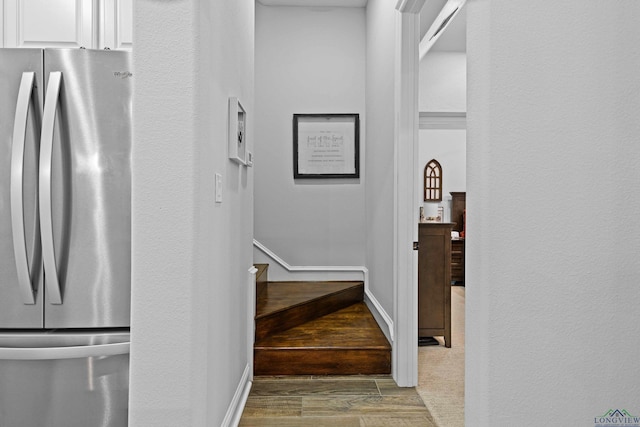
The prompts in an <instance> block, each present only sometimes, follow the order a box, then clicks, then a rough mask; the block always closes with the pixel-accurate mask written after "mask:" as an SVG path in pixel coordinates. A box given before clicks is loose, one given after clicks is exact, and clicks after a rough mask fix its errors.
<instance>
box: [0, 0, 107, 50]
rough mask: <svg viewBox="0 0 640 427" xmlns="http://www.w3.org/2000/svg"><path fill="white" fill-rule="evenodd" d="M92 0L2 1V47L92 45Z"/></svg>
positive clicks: (76, 46)
mask: <svg viewBox="0 0 640 427" xmlns="http://www.w3.org/2000/svg"><path fill="white" fill-rule="evenodd" d="M93 4H94V2H93V1H92V0H4V16H3V17H2V18H3V28H2V31H3V36H4V37H3V38H4V47H61V48H78V47H86V48H91V47H94V46H95V45H96V41H97V37H95V36H94V34H95V31H94V30H95V25H94V5H93Z"/></svg>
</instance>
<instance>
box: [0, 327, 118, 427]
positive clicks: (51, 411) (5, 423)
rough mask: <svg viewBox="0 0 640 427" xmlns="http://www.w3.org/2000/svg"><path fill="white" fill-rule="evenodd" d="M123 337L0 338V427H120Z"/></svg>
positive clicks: (21, 335)
mask: <svg viewBox="0 0 640 427" xmlns="http://www.w3.org/2000/svg"><path fill="white" fill-rule="evenodd" d="M128 383H129V333H128V332H115V333H97V334H85V333H56V332H51V333H44V334H39V333H32V334H28V333H13V334H8V333H0V422H1V425H2V427H24V426H47V427H86V426H101V427H125V426H126V425H127V413H128V397H129V385H128Z"/></svg>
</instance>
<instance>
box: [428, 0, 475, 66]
mask: <svg viewBox="0 0 640 427" xmlns="http://www.w3.org/2000/svg"><path fill="white" fill-rule="evenodd" d="M466 2H467V0H448V1H447V3H446V4H445V5H444V6H443V7H442V10H440V13H439V14H438V16H437V17H436V19H435V20H434V21H433V23H432V24H431V26H430V27H429V29H428V30H427V32H426V33H425V34H424V37H423V38H422V40H421V41H420V47H419V57H420V59H422V58H424V57H425V56H426V54H427V53H428V52H429V50H430V49H431V48H432V47H433V45H434V44H435V43H436V41H438V39H439V38H440V36H441V35H442V34H443V33H444V32H445V31H446V30H447V28H448V27H449V25H451V23H452V22H453V20H454V19H456V16H458V14H459V13H460V11H461V10H462V8H463V7H464V5H465V3H466ZM447 20H448V21H447ZM443 24H444V27H443V28H441V27H442V25H443Z"/></svg>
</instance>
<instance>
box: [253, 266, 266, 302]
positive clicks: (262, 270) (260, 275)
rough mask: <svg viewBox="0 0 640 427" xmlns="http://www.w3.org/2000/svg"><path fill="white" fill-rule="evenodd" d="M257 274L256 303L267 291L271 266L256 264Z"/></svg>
mask: <svg viewBox="0 0 640 427" xmlns="http://www.w3.org/2000/svg"><path fill="white" fill-rule="evenodd" d="M255 267H256V268H257V269H258V271H257V272H256V301H257V300H258V298H260V295H262V294H263V293H264V292H265V291H266V290H267V281H268V280H269V278H268V273H269V264H255Z"/></svg>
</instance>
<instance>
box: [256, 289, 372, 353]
mask: <svg viewBox="0 0 640 427" xmlns="http://www.w3.org/2000/svg"><path fill="white" fill-rule="evenodd" d="M363 298H364V287H363V286H354V287H353V288H349V289H346V290H344V291H342V292H339V293H335V294H332V295H328V296H326V297H323V298H318V299H315V300H312V301H308V302H307V303H304V304H300V305H297V306H295V307H290V308H288V309H286V310H283V311H280V312H277V313H273V314H271V315H268V316H265V317H261V318H258V319H256V342H258V341H260V340H261V339H263V338H265V337H267V336H269V335H271V334H274V333H277V332H282V331H286V330H288V329H291V328H294V327H296V326H298V325H302V324H303V323H306V322H308V321H310V320H313V319H317V318H319V317H322V316H325V315H327V314H329V313H333V312H335V311H338V310H340V309H343V308H345V307H348V306H350V305H352V304H355V303H357V302H360V301H362V300H363Z"/></svg>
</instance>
